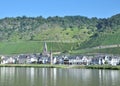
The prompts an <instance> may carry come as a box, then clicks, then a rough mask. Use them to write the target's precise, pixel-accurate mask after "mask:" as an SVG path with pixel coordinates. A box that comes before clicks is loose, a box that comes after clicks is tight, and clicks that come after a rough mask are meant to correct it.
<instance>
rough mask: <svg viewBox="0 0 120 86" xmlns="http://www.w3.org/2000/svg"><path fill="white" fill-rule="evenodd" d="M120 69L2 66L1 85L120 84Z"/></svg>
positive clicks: (69, 85)
mask: <svg viewBox="0 0 120 86" xmlns="http://www.w3.org/2000/svg"><path fill="white" fill-rule="evenodd" d="M119 77H120V71H118V70H97V69H96V70H91V69H57V68H14V67H13V68H12V67H11V68H8V67H1V68H0V86H119V84H120V80H119Z"/></svg>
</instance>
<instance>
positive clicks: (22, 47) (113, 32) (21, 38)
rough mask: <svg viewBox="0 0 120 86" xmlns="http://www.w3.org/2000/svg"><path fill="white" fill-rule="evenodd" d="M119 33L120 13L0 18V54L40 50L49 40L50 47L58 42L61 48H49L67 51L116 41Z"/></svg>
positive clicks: (117, 41)
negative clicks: (104, 16)
mask: <svg viewBox="0 0 120 86" xmlns="http://www.w3.org/2000/svg"><path fill="white" fill-rule="evenodd" d="M119 36H120V14H117V15H114V16H112V17H110V18H100V19H98V18H96V17H93V18H87V17H84V16H64V17H59V16H54V17H48V18H43V17H42V16H39V17H26V16H23V17H15V18H12V17H11V18H8V17H6V18H3V19H0V41H1V44H0V52H1V54H3V53H4V54H5V53H8V54H11V53H32V52H41V49H42V47H41V46H42V45H41V42H44V41H47V42H52V43H53V44H54V45H53V46H55V44H57V45H62V46H61V47H62V48H61V49H59V48H57V47H58V46H56V47H54V48H53V51H61V52H64V51H67V52H68V51H72V50H75V49H78V50H79V49H84V48H91V47H96V46H101V45H112V44H120V38H119ZM54 42H56V43H54ZM11 43H14V45H11ZM59 43H65V45H64V44H59ZM72 43H73V44H72ZM48 44H49V43H48ZM69 44H70V46H68V45H69ZM71 44H72V45H71ZM10 46H11V47H10ZM40 47H41V48H40ZM68 47H69V48H68ZM56 49H57V50H56Z"/></svg>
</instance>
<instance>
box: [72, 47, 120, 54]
mask: <svg viewBox="0 0 120 86" xmlns="http://www.w3.org/2000/svg"><path fill="white" fill-rule="evenodd" d="M100 53H101V54H113V55H120V47H114V48H104V49H93V48H87V49H79V50H73V51H72V52H71V54H74V55H76V54H92V55H93V54H100Z"/></svg>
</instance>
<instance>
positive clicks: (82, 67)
mask: <svg viewBox="0 0 120 86" xmlns="http://www.w3.org/2000/svg"><path fill="white" fill-rule="evenodd" d="M0 67H27V68H28V67H34V68H68V69H70V68H75V69H108V70H120V66H111V65H89V66H86V65H49V64H45V65H44V64H0Z"/></svg>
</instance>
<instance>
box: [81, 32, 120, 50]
mask: <svg viewBox="0 0 120 86" xmlns="http://www.w3.org/2000/svg"><path fill="white" fill-rule="evenodd" d="M113 44H120V30H118V31H111V32H103V33H100V34H99V36H98V37H96V38H95V37H94V38H92V39H90V40H89V41H87V42H86V43H83V44H82V46H81V48H91V47H96V46H104V45H113Z"/></svg>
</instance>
